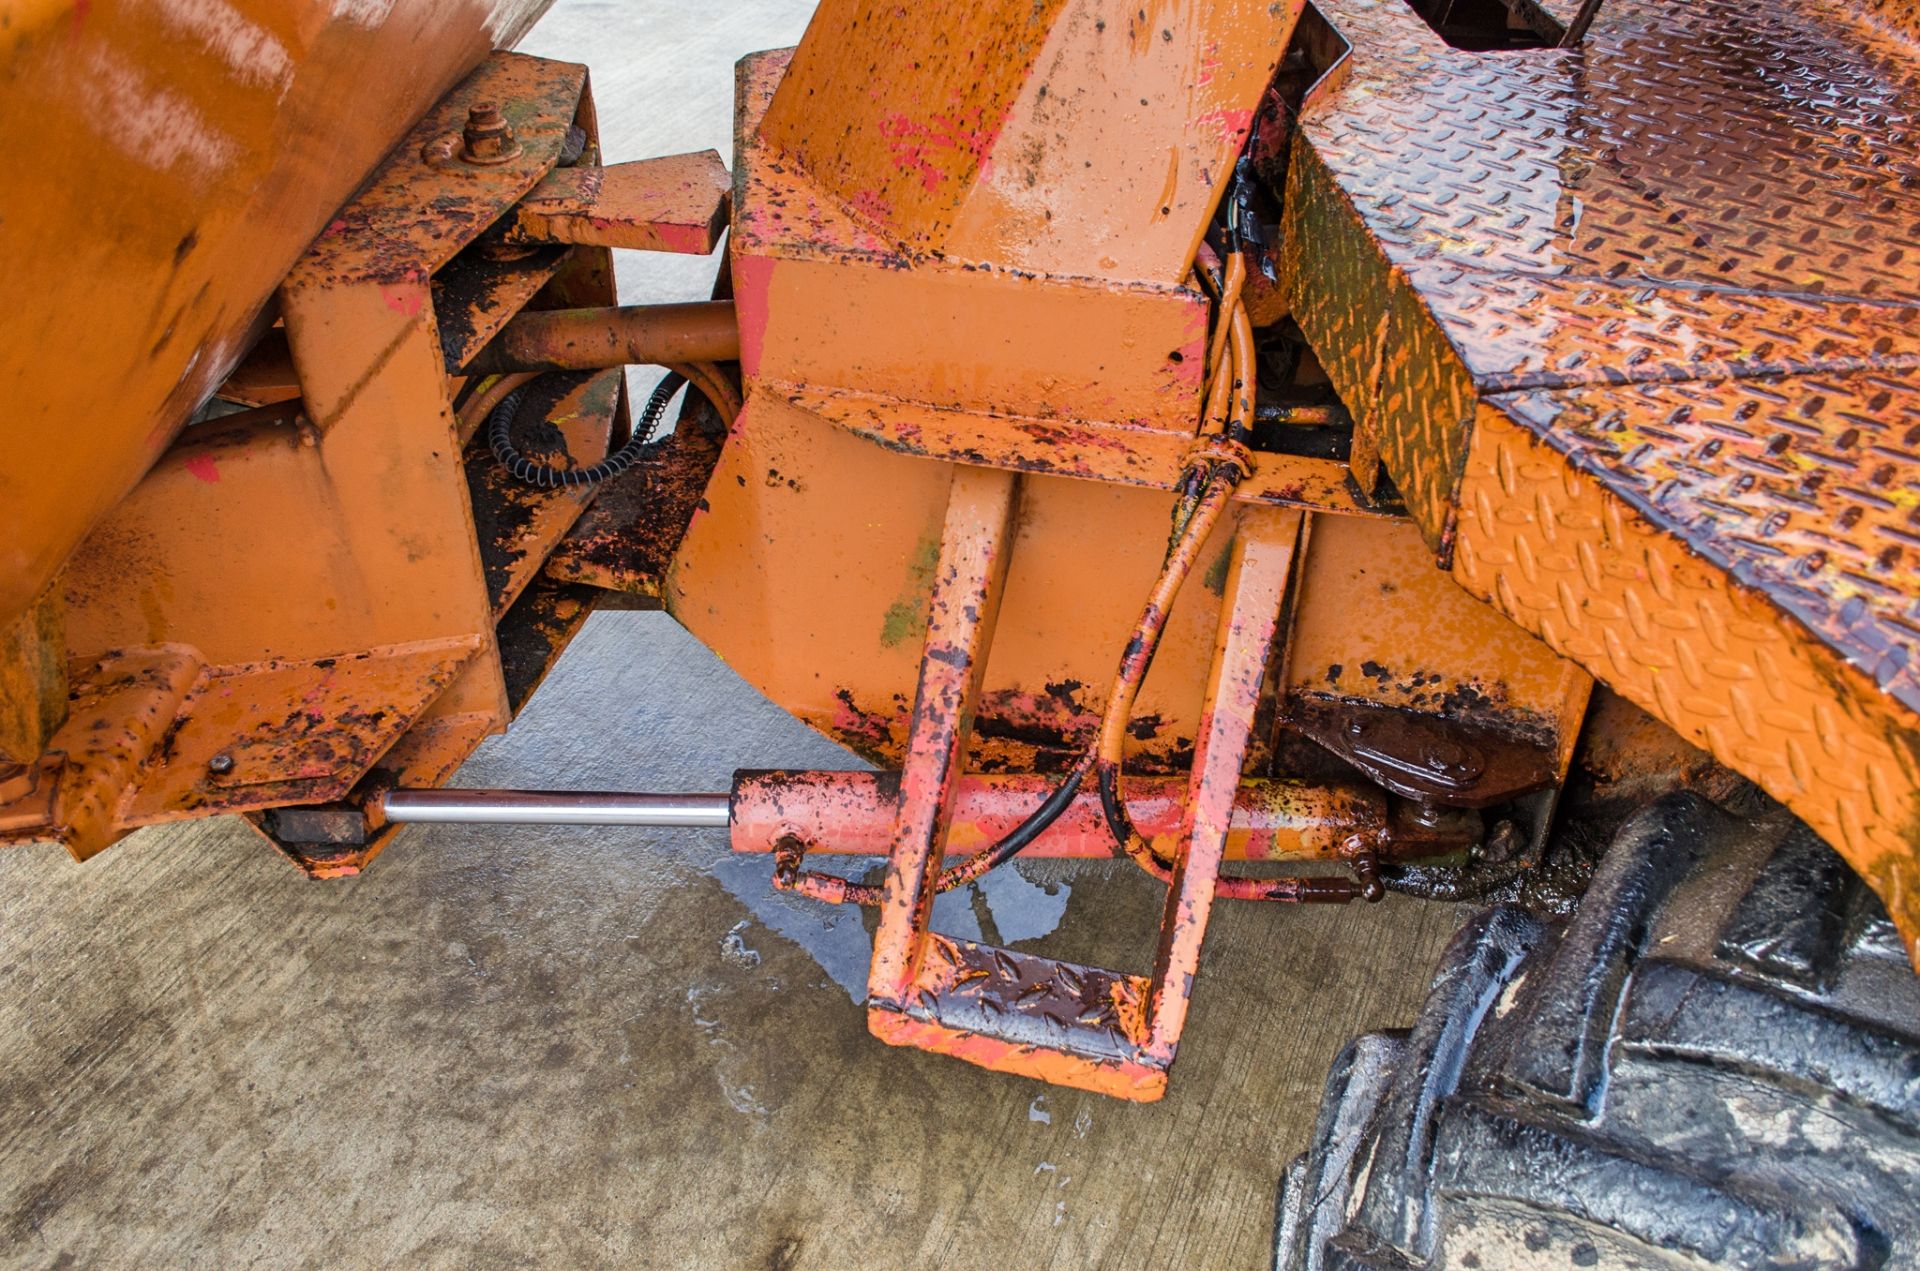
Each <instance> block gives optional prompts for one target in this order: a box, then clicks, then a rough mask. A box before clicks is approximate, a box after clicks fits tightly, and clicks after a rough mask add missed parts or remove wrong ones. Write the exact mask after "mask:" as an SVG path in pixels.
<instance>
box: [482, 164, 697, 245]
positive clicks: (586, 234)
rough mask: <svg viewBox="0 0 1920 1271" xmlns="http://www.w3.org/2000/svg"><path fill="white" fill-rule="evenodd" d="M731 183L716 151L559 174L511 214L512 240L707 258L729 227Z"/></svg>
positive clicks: (566, 170)
mask: <svg viewBox="0 0 1920 1271" xmlns="http://www.w3.org/2000/svg"><path fill="white" fill-rule="evenodd" d="M732 184H733V178H732V176H731V175H730V174H729V173H728V172H727V166H726V164H724V163H722V162H721V161H720V155H719V152H718V151H714V150H701V151H698V152H696V153H694V154H672V155H665V156H662V157H661V158H658V159H640V160H637V161H635V162H633V163H617V164H614V165H613V166H611V167H605V168H599V167H579V168H556V169H554V170H553V171H552V172H551V173H549V174H548V176H547V178H546V179H545V180H544V181H542V182H541V183H540V184H539V185H538V186H535V187H534V189H533V191H532V193H530V194H528V195H527V197H526V198H524V199H522V200H521V201H520V205H519V206H518V207H516V208H515V209H514V210H513V219H512V222H511V223H510V224H509V226H508V227H507V238H508V239H509V240H510V241H513V242H523V243H578V244H584V245H587V246H592V247H627V248H634V249H636V250H640V251H652V252H681V253H684V254H687V255H693V256H704V255H706V254H707V253H708V252H711V251H712V250H713V249H714V245H715V244H717V243H718V242H719V241H720V232H721V231H722V230H724V229H726V227H727V214H728V209H729V205H730V201H731V191H732Z"/></svg>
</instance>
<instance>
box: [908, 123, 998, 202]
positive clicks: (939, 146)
mask: <svg viewBox="0 0 1920 1271" xmlns="http://www.w3.org/2000/svg"><path fill="white" fill-rule="evenodd" d="M983 121H984V115H983V113H982V109H981V108H980V107H978V106H975V107H974V108H973V109H972V110H971V111H969V112H966V113H964V114H958V115H950V114H945V113H939V114H935V115H934V116H933V117H932V118H931V119H929V120H928V121H927V122H926V123H921V122H920V121H918V120H915V119H909V118H907V117H906V116H905V115H902V114H892V115H888V116H886V117H885V118H883V119H881V121H880V135H881V136H883V137H885V138H886V139H887V148H888V149H889V150H890V151H892V152H893V166H894V167H895V168H897V169H899V170H900V171H902V172H911V173H913V174H915V175H916V176H918V177H919V178H920V185H921V188H923V189H924V190H926V192H927V193H928V194H932V193H933V192H934V191H935V190H937V189H939V188H940V182H941V181H942V180H944V179H945V178H946V176H947V172H946V170H945V169H944V168H943V167H942V166H941V165H940V164H939V163H936V162H935V158H936V156H937V157H942V158H944V157H946V156H953V155H966V156H968V157H969V158H971V159H972V160H973V164H974V167H975V168H976V169H978V167H979V165H980V164H982V163H984V162H985V161H986V157H987V152H988V151H989V150H991V149H992V148H993V141H994V137H995V135H996V134H997V133H998V131H999V130H998V129H997V128H995V129H988V128H985V127H983V126H982V124H983Z"/></svg>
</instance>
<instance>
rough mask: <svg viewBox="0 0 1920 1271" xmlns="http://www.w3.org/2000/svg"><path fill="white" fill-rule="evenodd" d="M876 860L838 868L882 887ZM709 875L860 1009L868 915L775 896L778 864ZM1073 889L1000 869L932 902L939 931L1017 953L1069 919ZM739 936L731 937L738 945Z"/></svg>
mask: <svg viewBox="0 0 1920 1271" xmlns="http://www.w3.org/2000/svg"><path fill="white" fill-rule="evenodd" d="M880 865H881V861H880V858H878V857H862V856H852V857H846V858H844V859H842V860H840V861H836V862H835V863H834V868H835V869H837V870H839V871H840V872H842V873H845V874H846V875H847V876H848V877H849V878H860V879H872V880H878V878H879V877H880ZM708 872H709V873H710V874H712V875H713V877H714V878H715V879H716V880H717V881H718V882H719V883H720V885H721V886H722V887H725V888H726V889H727V892H728V893H729V894H730V895H732V896H733V898H734V899H735V900H738V901H739V902H740V903H741V904H743V905H745V906H746V907H747V910H748V912H749V913H751V914H752V915H753V916H754V918H756V919H758V920H759V922H760V923H761V924H762V925H763V926H765V927H766V928H767V929H768V930H770V931H773V932H775V933H776V934H778V935H782V936H785V937H786V938H787V939H789V940H791V941H793V942H794V943H795V944H797V945H799V946H800V947H801V948H802V949H804V950H805V951H806V953H807V955H808V956H809V957H811V958H812V959H813V960H814V961H815V962H817V963H818V964H819V965H820V969H821V970H823V971H825V972H826V973H827V976H828V978H829V979H831V980H832V981H833V982H834V983H835V984H837V985H839V986H840V987H841V988H842V989H843V990H845V992H846V994H847V996H848V997H849V998H851V999H852V1000H853V1001H855V1002H863V1001H865V1000H866V996H867V964H868V963H869V962H870V961H871V960H872V958H873V936H872V934H871V933H870V931H869V930H868V922H869V918H868V915H866V914H864V913H862V911H861V910H859V909H857V908H854V907H853V906H850V905H828V904H823V903H821V902H819V901H816V900H808V899H807V898H805V897H803V896H795V895H793V894H791V893H789V892H782V891H776V890H774V886H773V860H772V858H771V857H767V856H762V855H757V854H755V855H748V854H738V855H736V854H734V853H731V852H728V853H723V854H721V855H719V856H718V857H717V858H716V859H715V860H714V861H713V863H712V864H711V865H710V866H709V867H708ZM1072 892H1073V887H1072V884H1070V883H1068V882H1066V881H1065V880H1061V879H1053V880H1049V881H1047V882H1044V883H1036V882H1033V881H1032V880H1030V879H1028V878H1027V877H1026V876H1025V875H1023V874H1022V873H1021V872H1020V868H1019V866H1018V864H1014V865H1006V866H1002V867H1001V868H999V869H996V870H994V871H993V872H992V873H990V874H988V875H986V876H985V877H984V878H982V879H980V880H979V881H978V882H976V883H973V884H971V885H969V886H967V887H963V888H956V889H955V890H953V891H950V892H943V893H942V894H941V895H939V896H938V897H936V898H935V899H934V902H933V929H934V930H935V931H939V932H943V933H945V934H946V935H950V936H957V937H959V938H960V939H962V940H974V941H980V942H983V943H986V944H994V945H1011V944H1017V943H1019V942H1020V941H1024V940H1038V939H1039V938H1040V937H1042V936H1045V935H1048V934H1051V933H1052V932H1053V930H1054V929H1055V928H1056V927H1058V926H1059V925H1060V920H1061V919H1062V918H1063V917H1065V916H1066V912H1067V900H1068V898H1069V897H1070V896H1071V895H1072ZM740 934H741V928H739V927H735V928H734V929H733V930H732V931H729V932H728V933H727V935H728V937H730V938H731V940H732V942H733V944H734V945H736V946H737V945H738V944H739V943H740Z"/></svg>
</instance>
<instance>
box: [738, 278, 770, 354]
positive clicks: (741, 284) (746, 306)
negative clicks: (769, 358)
mask: <svg viewBox="0 0 1920 1271" xmlns="http://www.w3.org/2000/svg"><path fill="white" fill-rule="evenodd" d="M772 286H773V260H772V259H771V258H770V257H766V256H736V257H734V259H733V312H734V318H735V320H736V321H738V322H739V324H740V371H741V373H742V374H744V375H747V376H749V377H751V376H754V375H758V374H759V373H760V357H761V354H762V353H763V352H764V351H765V349H766V344H767V319H768V313H769V309H770V305H769V304H768V296H767V293H768V291H769V289H770V288H771V287H772Z"/></svg>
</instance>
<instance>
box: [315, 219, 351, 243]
mask: <svg viewBox="0 0 1920 1271" xmlns="http://www.w3.org/2000/svg"><path fill="white" fill-rule="evenodd" d="M346 232H347V218H346V217H344V216H337V217H335V218H334V220H333V223H332V224H331V225H329V226H327V228H326V229H325V230H323V231H321V234H320V237H322V238H334V237H337V236H338V235H341V234H344V233H346Z"/></svg>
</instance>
